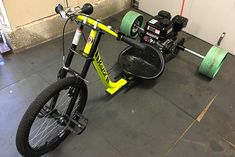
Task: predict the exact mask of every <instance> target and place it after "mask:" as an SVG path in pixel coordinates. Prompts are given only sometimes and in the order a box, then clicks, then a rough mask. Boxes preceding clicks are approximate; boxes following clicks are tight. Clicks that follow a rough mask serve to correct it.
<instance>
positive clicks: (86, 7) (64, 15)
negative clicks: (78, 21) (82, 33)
mask: <svg viewBox="0 0 235 157" xmlns="http://www.w3.org/2000/svg"><path fill="white" fill-rule="evenodd" d="M93 11H94V8H93V6H92V5H91V4H90V3H85V4H84V5H83V7H82V8H79V10H75V8H73V9H70V10H69V11H65V10H64V7H63V6H62V5H61V4H58V5H57V6H56V7H55V12H56V13H57V14H60V16H61V17H62V18H64V19H66V18H67V17H69V16H70V15H76V14H79V13H83V14H86V15H91V14H92V13H93Z"/></svg>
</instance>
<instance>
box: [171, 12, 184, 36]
mask: <svg viewBox="0 0 235 157" xmlns="http://www.w3.org/2000/svg"><path fill="white" fill-rule="evenodd" d="M172 21H173V23H174V26H173V29H174V31H177V32H179V31H181V30H182V29H183V28H184V27H186V26H187V24H188V19H187V18H186V17H183V16H180V15H176V16H175V17H174V18H173V19H172Z"/></svg>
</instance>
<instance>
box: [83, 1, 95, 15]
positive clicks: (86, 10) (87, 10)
mask: <svg viewBox="0 0 235 157" xmlns="http://www.w3.org/2000/svg"><path fill="white" fill-rule="evenodd" d="M93 11H94V8H93V6H92V5H91V4H90V3H85V4H84V5H83V7H82V13H84V14H87V15H91V14H92V13H93Z"/></svg>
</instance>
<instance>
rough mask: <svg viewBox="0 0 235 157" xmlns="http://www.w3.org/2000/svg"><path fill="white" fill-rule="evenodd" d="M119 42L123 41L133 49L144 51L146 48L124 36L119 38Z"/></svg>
mask: <svg viewBox="0 0 235 157" xmlns="http://www.w3.org/2000/svg"><path fill="white" fill-rule="evenodd" d="M121 40H122V41H124V42H125V43H127V44H129V45H131V46H133V47H135V48H138V49H141V50H145V48H146V47H145V45H144V44H141V43H139V42H137V41H136V40H134V39H131V38H129V37H127V36H124V35H123V36H122V37H121Z"/></svg>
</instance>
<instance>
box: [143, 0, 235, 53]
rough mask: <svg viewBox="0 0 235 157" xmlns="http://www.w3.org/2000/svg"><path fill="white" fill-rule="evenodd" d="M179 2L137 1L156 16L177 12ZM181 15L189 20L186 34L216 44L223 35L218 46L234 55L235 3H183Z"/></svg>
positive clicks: (224, 0) (221, 0)
mask: <svg viewBox="0 0 235 157" xmlns="http://www.w3.org/2000/svg"><path fill="white" fill-rule="evenodd" d="M181 3H182V0H164V1H163V0H155V1H153V0H140V9H141V10H143V11H145V12H147V13H149V14H151V15H156V14H157V12H158V11H159V10H167V11H169V12H171V13H172V15H176V14H179V13H180V9H181ZM183 16H185V17H187V18H188V19H189V23H188V26H187V28H186V29H185V31H186V32H188V33H190V34H193V35H195V36H197V37H199V38H201V39H203V40H205V41H207V42H209V43H211V44H216V43H217V41H218V39H219V37H220V35H221V34H222V33H223V32H226V37H225V38H224V40H223V41H222V43H221V47H223V48H225V49H227V50H228V51H229V52H231V53H233V54H235V44H234V41H235V0H186V4H185V9H184V14H183Z"/></svg>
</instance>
